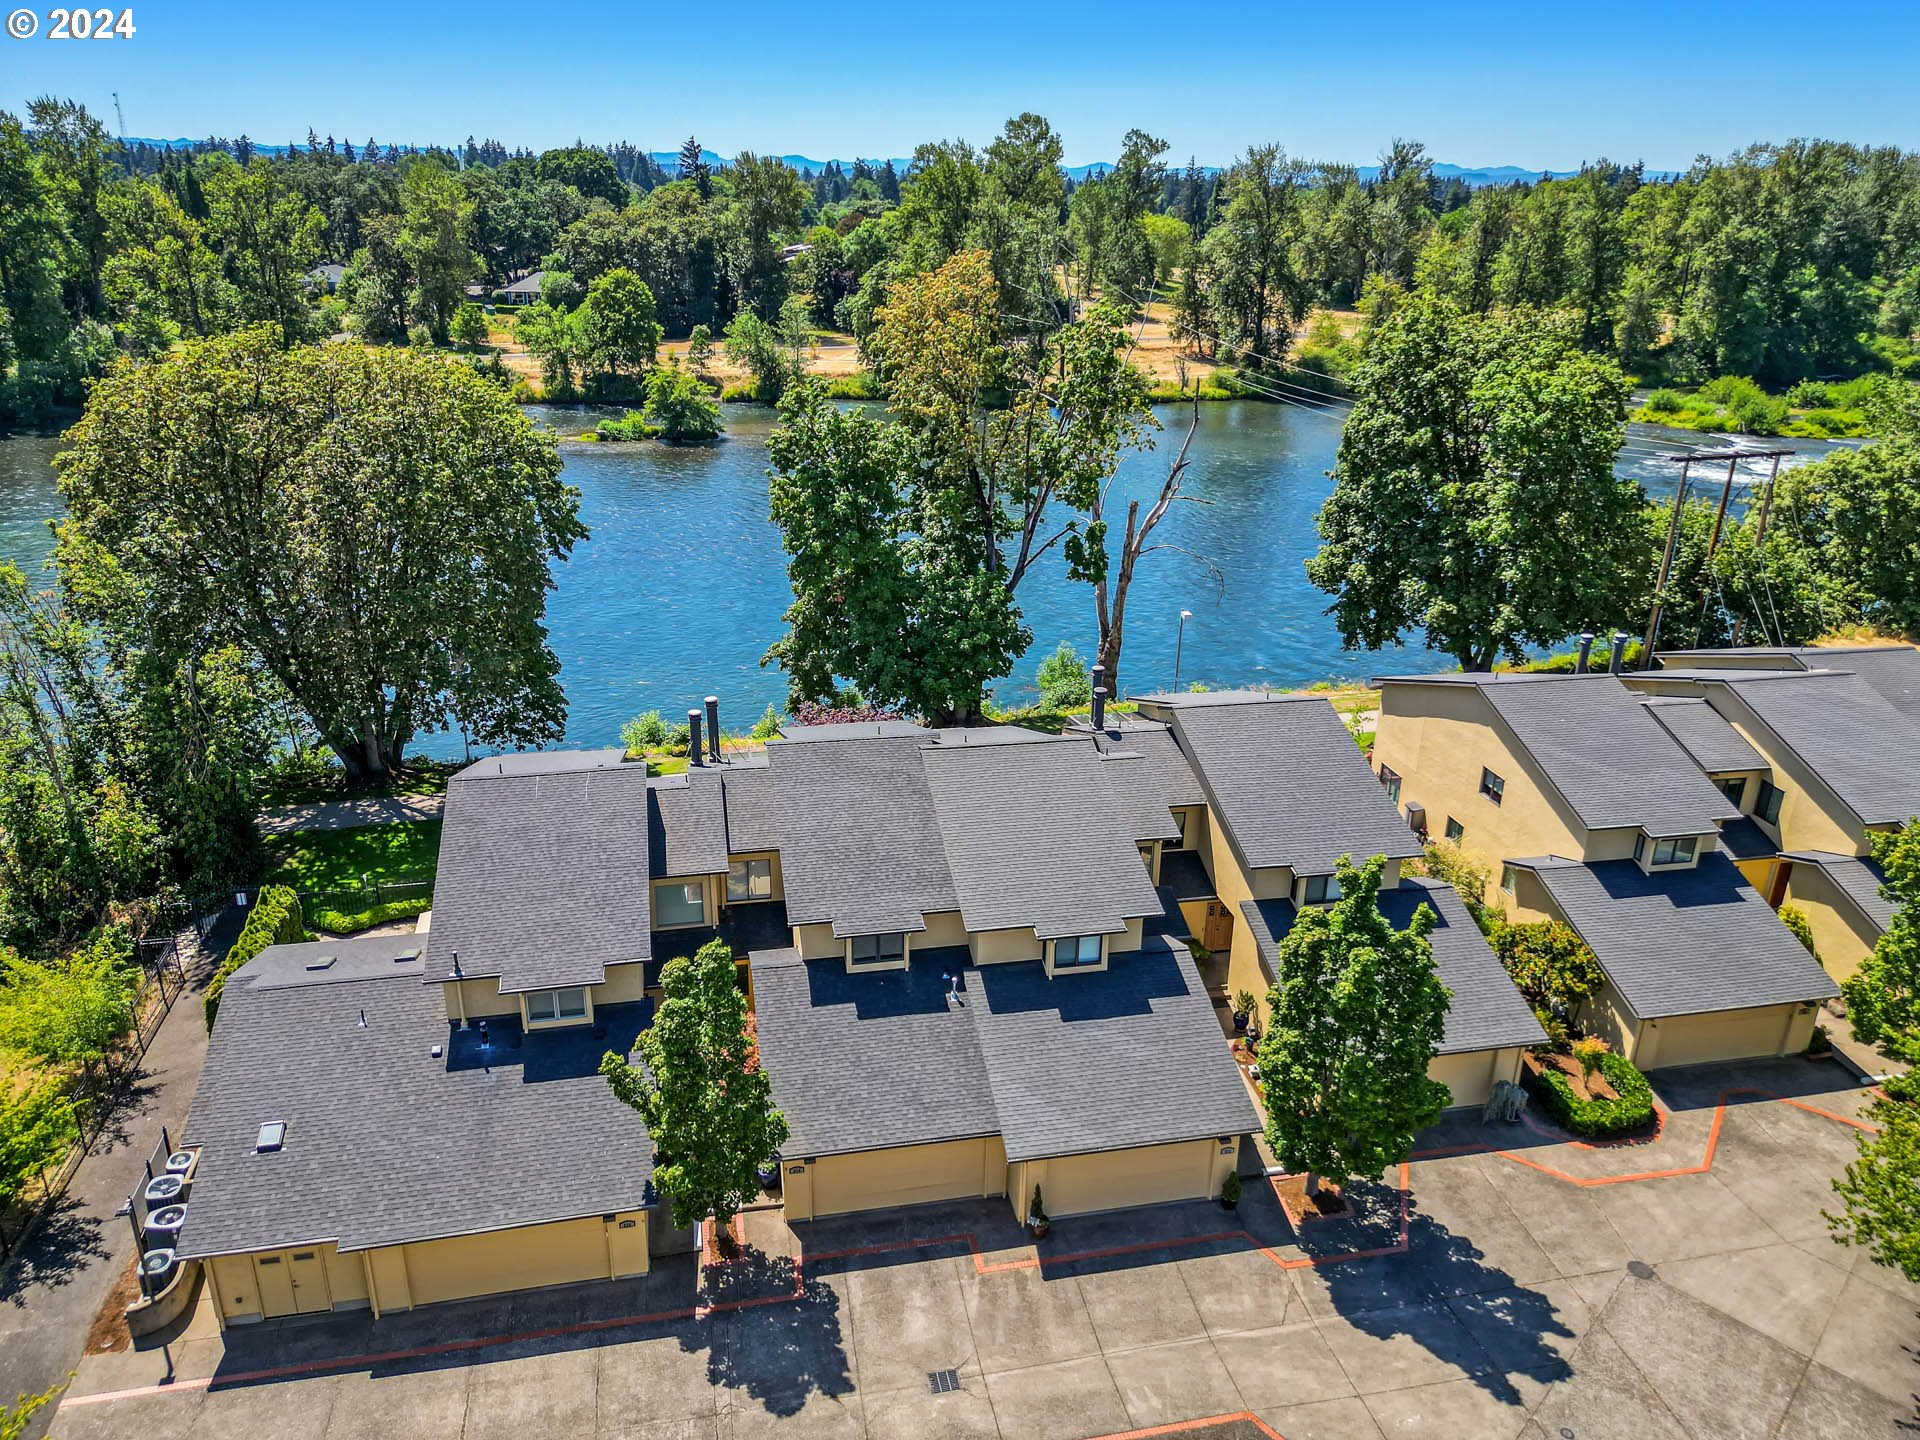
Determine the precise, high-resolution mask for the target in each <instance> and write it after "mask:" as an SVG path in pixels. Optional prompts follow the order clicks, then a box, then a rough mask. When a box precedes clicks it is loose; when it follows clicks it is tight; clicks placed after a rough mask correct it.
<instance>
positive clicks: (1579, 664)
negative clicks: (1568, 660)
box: [1573, 630, 1593, 675]
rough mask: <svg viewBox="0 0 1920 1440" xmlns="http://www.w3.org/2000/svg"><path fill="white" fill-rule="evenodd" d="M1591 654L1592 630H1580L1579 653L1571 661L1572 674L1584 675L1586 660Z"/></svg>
mask: <svg viewBox="0 0 1920 1440" xmlns="http://www.w3.org/2000/svg"><path fill="white" fill-rule="evenodd" d="M1592 654H1593V632H1592V631H1591V630H1582V631H1581V632H1580V655H1579V657H1578V658H1577V659H1576V660H1575V661H1574V662H1573V673H1574V674H1576V675H1584V674H1586V673H1587V660H1588V658H1589V657H1590V656H1591V655H1592Z"/></svg>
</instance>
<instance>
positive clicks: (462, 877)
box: [427, 765, 650, 991]
mask: <svg viewBox="0 0 1920 1440" xmlns="http://www.w3.org/2000/svg"><path fill="white" fill-rule="evenodd" d="M648 813H649V806H648V804H647V777H646V769H645V767H644V766H639V765H627V766H615V767H610V768H605V769H583V770H564V771H559V772H554V773H536V774H517V775H507V776H504V777H496V778H486V777H484V776H480V777H475V778H470V779H469V778H463V777H461V776H456V777H455V778H454V780H453V783H452V784H450V785H449V786H448V787H447V804H446V809H445V811H444V812H443V815H444V819H445V824H444V826H443V828H442V831H441V836H440V868H439V873H438V877H437V878H436V880H435V882H434V924H433V929H432V931H431V932H430V934H429V936H428V939H427V968H428V972H429V975H430V976H432V977H433V978H434V979H442V978H444V977H445V976H446V974H447V972H448V971H449V970H451V969H452V965H453V956H454V954H455V953H456V952H457V953H458V954H459V956H460V968H461V971H462V973H464V974H466V975H469V976H488V975H497V976H498V977H499V978H500V988H501V989H502V990H504V991H520V990H534V989H540V988H543V987H547V986H553V985H590V984H598V983H599V982H600V981H601V980H603V979H604V978H605V976H606V967H607V966H608V965H611V964H617V963H623V962H627V961H636V960H645V959H646V958H647V956H648V954H649V953H650V944H649V938H648V936H649V905H648V901H649V889H648V887H647V886H646V885H645V884H642V883H640V877H642V876H644V875H647V874H648V873H650V865H649V861H648V845H647V830H648V819H647V817H648Z"/></svg>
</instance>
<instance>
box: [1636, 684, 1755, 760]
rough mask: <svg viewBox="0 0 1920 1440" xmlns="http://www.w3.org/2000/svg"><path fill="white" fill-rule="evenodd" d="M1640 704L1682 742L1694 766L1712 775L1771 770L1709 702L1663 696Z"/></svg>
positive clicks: (1681, 744) (1681, 696) (1743, 737)
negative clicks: (1728, 772) (1738, 771)
mask: <svg viewBox="0 0 1920 1440" xmlns="http://www.w3.org/2000/svg"><path fill="white" fill-rule="evenodd" d="M1640 703H1641V704H1643V705H1645V706H1646V707H1647V713H1648V714H1650V715H1651V716H1653V718H1654V719H1655V720H1658V721H1659V722H1660V725H1661V728H1663V729H1664V730H1665V731H1666V732H1667V733H1668V734H1669V735H1671V736H1673V738H1674V739H1675V740H1678V741H1679V742H1680V748H1681V749H1682V750H1685V751H1686V752H1687V753H1688V754H1689V755H1691V756H1692V757H1693V759H1694V763H1695V764H1696V765H1698V766H1699V767H1700V768H1701V769H1702V770H1705V771H1707V772H1708V773H1709V774H1721V773H1724V772H1725V771H1728V770H1765V769H1767V768H1768V765H1767V762H1766V758H1765V757H1764V756H1762V755H1761V753H1760V752H1759V751H1758V750H1756V749H1754V748H1753V746H1752V745H1750V744H1749V743H1748V742H1747V739H1746V737H1745V736H1744V735H1742V734H1741V733H1740V732H1739V731H1738V730H1736V729H1734V728H1733V726H1732V725H1731V724H1729V723H1728V722H1727V719H1726V717H1725V716H1723V715H1721V713H1720V712H1719V711H1718V710H1716V709H1714V708H1713V706H1711V705H1709V704H1708V703H1707V702H1706V701H1705V700H1700V699H1695V698H1692V697H1690V696H1684V695H1663V696H1656V697H1652V698H1649V699H1646V700H1642V701H1641V702H1640Z"/></svg>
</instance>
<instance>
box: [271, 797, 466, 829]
mask: <svg viewBox="0 0 1920 1440" xmlns="http://www.w3.org/2000/svg"><path fill="white" fill-rule="evenodd" d="M446 801H447V797H446V796H444V795H368V796H363V797H362V798H360V799H357V800H321V801H316V802H314V803H313V804H310V805H282V806H280V807H279V808H277V809H274V810H262V811H261V812H260V813H259V814H258V815H257V816H255V817H254V824H255V825H257V826H258V827H259V830H260V833H261V834H262V835H263V836H269V837H271V836H274V835H291V834H293V833H294V832H295V831H298V830H358V829H359V828H360V827H361V826H363V825H397V824H401V823H404V822H405V821H408V820H438V819H439V818H440V810H441V807H443V806H444V805H445V804H446Z"/></svg>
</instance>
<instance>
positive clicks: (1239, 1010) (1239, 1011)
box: [1233, 990, 1259, 1015]
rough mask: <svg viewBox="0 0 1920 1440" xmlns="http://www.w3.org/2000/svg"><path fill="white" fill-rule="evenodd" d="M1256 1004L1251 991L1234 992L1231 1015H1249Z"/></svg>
mask: <svg viewBox="0 0 1920 1440" xmlns="http://www.w3.org/2000/svg"><path fill="white" fill-rule="evenodd" d="M1258 1004H1259V1002H1258V1001H1257V1000H1255V999H1254V998H1253V992H1252V991H1251V990H1236V991H1235V992H1234V994H1233V1013H1234V1014H1236V1015H1251V1014H1253V1012H1254V1008H1255V1007H1256V1006H1257V1005H1258Z"/></svg>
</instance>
